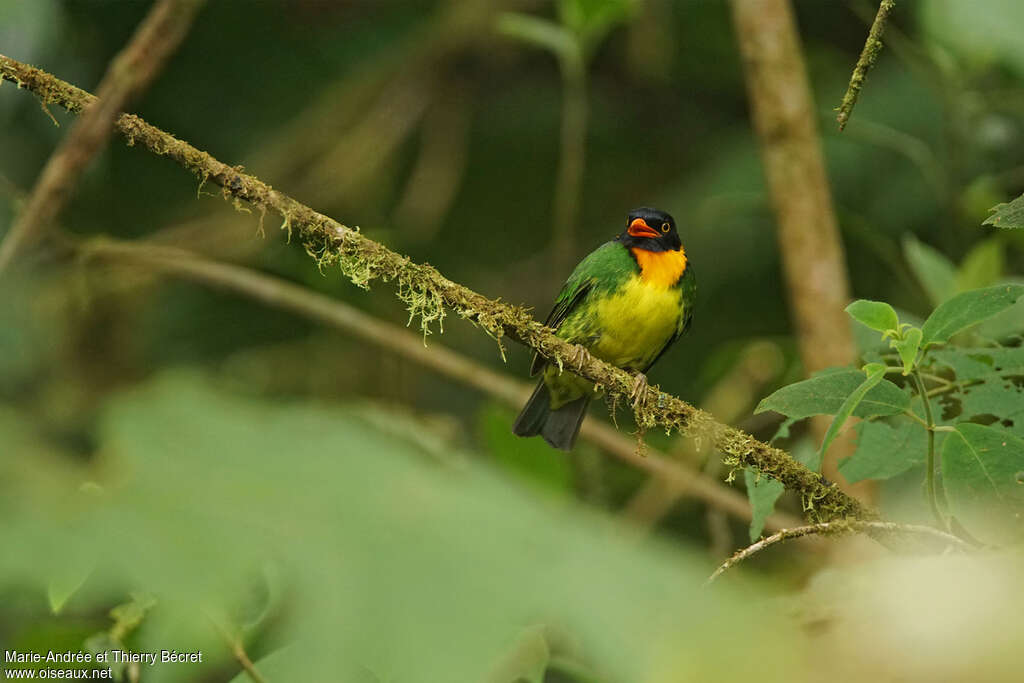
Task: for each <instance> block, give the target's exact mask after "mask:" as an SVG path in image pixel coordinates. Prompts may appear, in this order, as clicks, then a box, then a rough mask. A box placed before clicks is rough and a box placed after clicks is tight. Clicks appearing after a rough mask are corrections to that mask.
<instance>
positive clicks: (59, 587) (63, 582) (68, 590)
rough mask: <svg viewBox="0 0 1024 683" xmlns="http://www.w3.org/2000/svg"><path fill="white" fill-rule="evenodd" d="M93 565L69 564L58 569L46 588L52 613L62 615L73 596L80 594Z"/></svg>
mask: <svg viewBox="0 0 1024 683" xmlns="http://www.w3.org/2000/svg"><path fill="white" fill-rule="evenodd" d="M92 569H93V565H92V563H89V565H88V566H87V567H85V566H76V565H74V564H69V565H65V566H62V567H60V568H58V569H57V572H56V574H55V575H54V576H53V578H51V579H50V582H49V583H48V584H47V586H46V601H47V602H48V603H49V605H50V611H51V612H53V613H54V614H60V611H61V610H62V609H64V605H66V604H67V602H68V600H70V599H71V596H72V595H74V594H75V593H76V592H78V589H79V588H81V587H82V584H84V583H85V580H86V579H88V578H89V574H91V573H92Z"/></svg>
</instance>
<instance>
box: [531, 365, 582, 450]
mask: <svg viewBox="0 0 1024 683" xmlns="http://www.w3.org/2000/svg"><path fill="white" fill-rule="evenodd" d="M589 403H590V397H589V396H581V397H579V398H578V399H576V400H575V401H570V402H569V403H566V404H565V405H564V406H562V407H561V408H559V409H558V410H551V394H550V393H549V392H548V385H546V384H545V383H544V380H543V379H541V381H540V382H538V383H537V388H536V389H534V390H533V395H532V396H530V400H529V401H527V402H526V405H525V406H523V410H522V412H520V413H519V417H517V418H516V421H515V424H513V425H512V432H513V433H514V434H516V435H517V436H536V435H537V434H540V435H541V436H543V437H544V440H545V441H547V442H548V443H549V444H551V445H552V446H554V447H555V448H557V449H559V450H563V451H569V450H572V446H573V444H574V443H576V436H577V435H578V434H579V433H580V425H581V424H583V418H584V417H586V415H587V404H589Z"/></svg>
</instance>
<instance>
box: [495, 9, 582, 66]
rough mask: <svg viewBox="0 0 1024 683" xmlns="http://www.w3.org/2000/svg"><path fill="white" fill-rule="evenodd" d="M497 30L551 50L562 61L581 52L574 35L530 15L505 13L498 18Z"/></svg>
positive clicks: (545, 20) (556, 25)
mask: <svg viewBox="0 0 1024 683" xmlns="http://www.w3.org/2000/svg"><path fill="white" fill-rule="evenodd" d="M497 28H498V32H499V33H501V34H503V35H506V36H509V37H511V38H516V39H517V40H521V41H522V42H524V43H528V44H530V45H533V46H535V47H539V48H543V49H546V50H549V51H550V52H552V53H554V54H555V56H557V57H559V58H560V59H562V58H567V57H569V58H571V57H572V56H573V55H574V54H576V53H577V52H578V51H579V43H578V42H577V40H576V37H575V36H574V35H573V34H572V33H570V32H569V31H567V30H565V28H563V27H562V26H559V25H558V24H555V23H553V22H551V21H548V20H547V19H542V18H540V17H535V16H533V15H530V14H520V13H518V12H504V13H502V14H501V15H500V16H499V17H498V23H497Z"/></svg>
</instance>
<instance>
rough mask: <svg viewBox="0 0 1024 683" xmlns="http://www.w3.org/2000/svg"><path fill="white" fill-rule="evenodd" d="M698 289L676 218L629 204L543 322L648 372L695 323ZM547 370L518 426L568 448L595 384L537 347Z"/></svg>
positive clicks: (603, 355) (537, 361) (536, 366)
mask: <svg viewBox="0 0 1024 683" xmlns="http://www.w3.org/2000/svg"><path fill="white" fill-rule="evenodd" d="M696 293H697V284H696V280H695V279H694V276H693V267H692V266H691V265H690V263H689V261H688V260H687V258H686V252H685V251H684V250H683V245H682V242H681V241H680V239H679V233H678V232H677V231H676V222H675V220H674V219H673V218H672V216H670V215H669V214H667V213H665V212H664V211H659V210H657V209H651V208H647V207H643V208H639V209H634V210H633V211H630V212H629V216H628V217H627V218H626V226H625V229H624V230H623V231H622V234H620V235H619V236H618V237H616V238H615V239H614V240H612V241H611V242H607V243H605V244H603V245H601V246H600V247H598V248H597V249H596V250H594V251H593V252H592V253H591V254H590V255H589V256H587V257H586V258H585V259H583V260H582V261H580V264H579V265H578V266H576V269H575V270H574V271H573V272H572V275H570V276H569V279H568V280H567V281H566V283H565V286H564V287H562V291H561V293H560V294H559V295H558V298H557V299H556V300H555V307H554V309H553V310H552V311H551V314H550V315H549V316H548V319H547V320H546V321H545V323H544V324H545V325H548V326H549V327H552V328H554V329H555V334H557V335H558V336H559V337H561V338H562V339H564V340H566V341H567V342H571V343H573V344H580V345H581V346H583V347H584V348H586V349H587V351H589V352H590V353H591V354H592V355H593V356H595V357H596V358H600V359H602V360H604V361H607V362H609V363H611V364H612V365H616V366H618V367H620V368H622V369H624V370H627V371H630V372H634V373H645V372H647V370H648V368H650V367H651V366H652V365H653V364H654V362H655V361H657V360H658V358H660V357H661V356H662V354H664V353H665V350H666V349H668V347H669V346H671V345H672V342H674V341H675V340H676V339H678V338H679V337H680V336H681V335H682V334H683V332H685V331H686V328H687V327H688V326H689V325H690V320H691V318H692V317H693V305H694V299H695V297H696ZM541 371H543V374H542V375H541V379H540V382H539V383H538V384H537V388H536V389H535V390H534V392H533V395H532V396H530V400H529V401H527V402H526V405H525V406H524V407H523V410H522V412H520V413H519V417H518V418H516V421H515V424H514V425H513V427H512V431H513V432H515V433H516V434H518V435H519V436H534V435H536V434H540V435H541V436H543V437H544V440H545V441H547V442H548V443H549V444H551V445H552V446H554V447H555V448H560V449H562V450H570V449H571V448H572V446H573V444H574V443H575V442H576V436H577V435H578V434H579V431H580V425H581V424H582V423H583V417H584V416H585V415H586V411H587V404H589V403H590V399H591V398H593V397H594V396H595V391H594V385H593V383H592V382H589V381H588V380H585V379H583V378H581V377H579V376H577V375H575V374H573V373H571V372H569V371H568V370H566V371H565V372H561V371H560V370H559V368H558V366H557V365H553V364H549V363H548V362H547V361H546V360H544V358H542V357H541V356H539V355H536V356H534V358H533V366H532V367H531V370H530V374H531V375H535V374H537V373H538V372H541ZM637 377H638V380H639V381H646V380H645V379H644V378H643V376H642V375H639V374H638V375H637Z"/></svg>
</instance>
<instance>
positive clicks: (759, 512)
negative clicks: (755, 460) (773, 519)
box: [743, 469, 785, 543]
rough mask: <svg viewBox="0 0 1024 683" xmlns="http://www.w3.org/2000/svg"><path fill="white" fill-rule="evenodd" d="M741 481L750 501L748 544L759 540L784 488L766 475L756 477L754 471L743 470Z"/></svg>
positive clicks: (756, 474)
mask: <svg viewBox="0 0 1024 683" xmlns="http://www.w3.org/2000/svg"><path fill="white" fill-rule="evenodd" d="M743 480H744V481H745V482H746V484H747V498H748V499H750V509H751V514H752V516H751V519H750V542H751V543H753V542H754V541H756V540H757V539H759V538H761V533H762V532H763V531H764V521H765V519H767V518H768V515H770V514H772V512H774V511H775V501H777V500H778V499H779V496H781V495H782V492H783V491H785V487H784V486H783V485H782V483H781V482H778V481H776V480H774V479H772V478H771V477H768V476H766V475H763V474H762V475H758V473H757V472H755V471H754V470H750V469H747V470H744V471H743Z"/></svg>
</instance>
